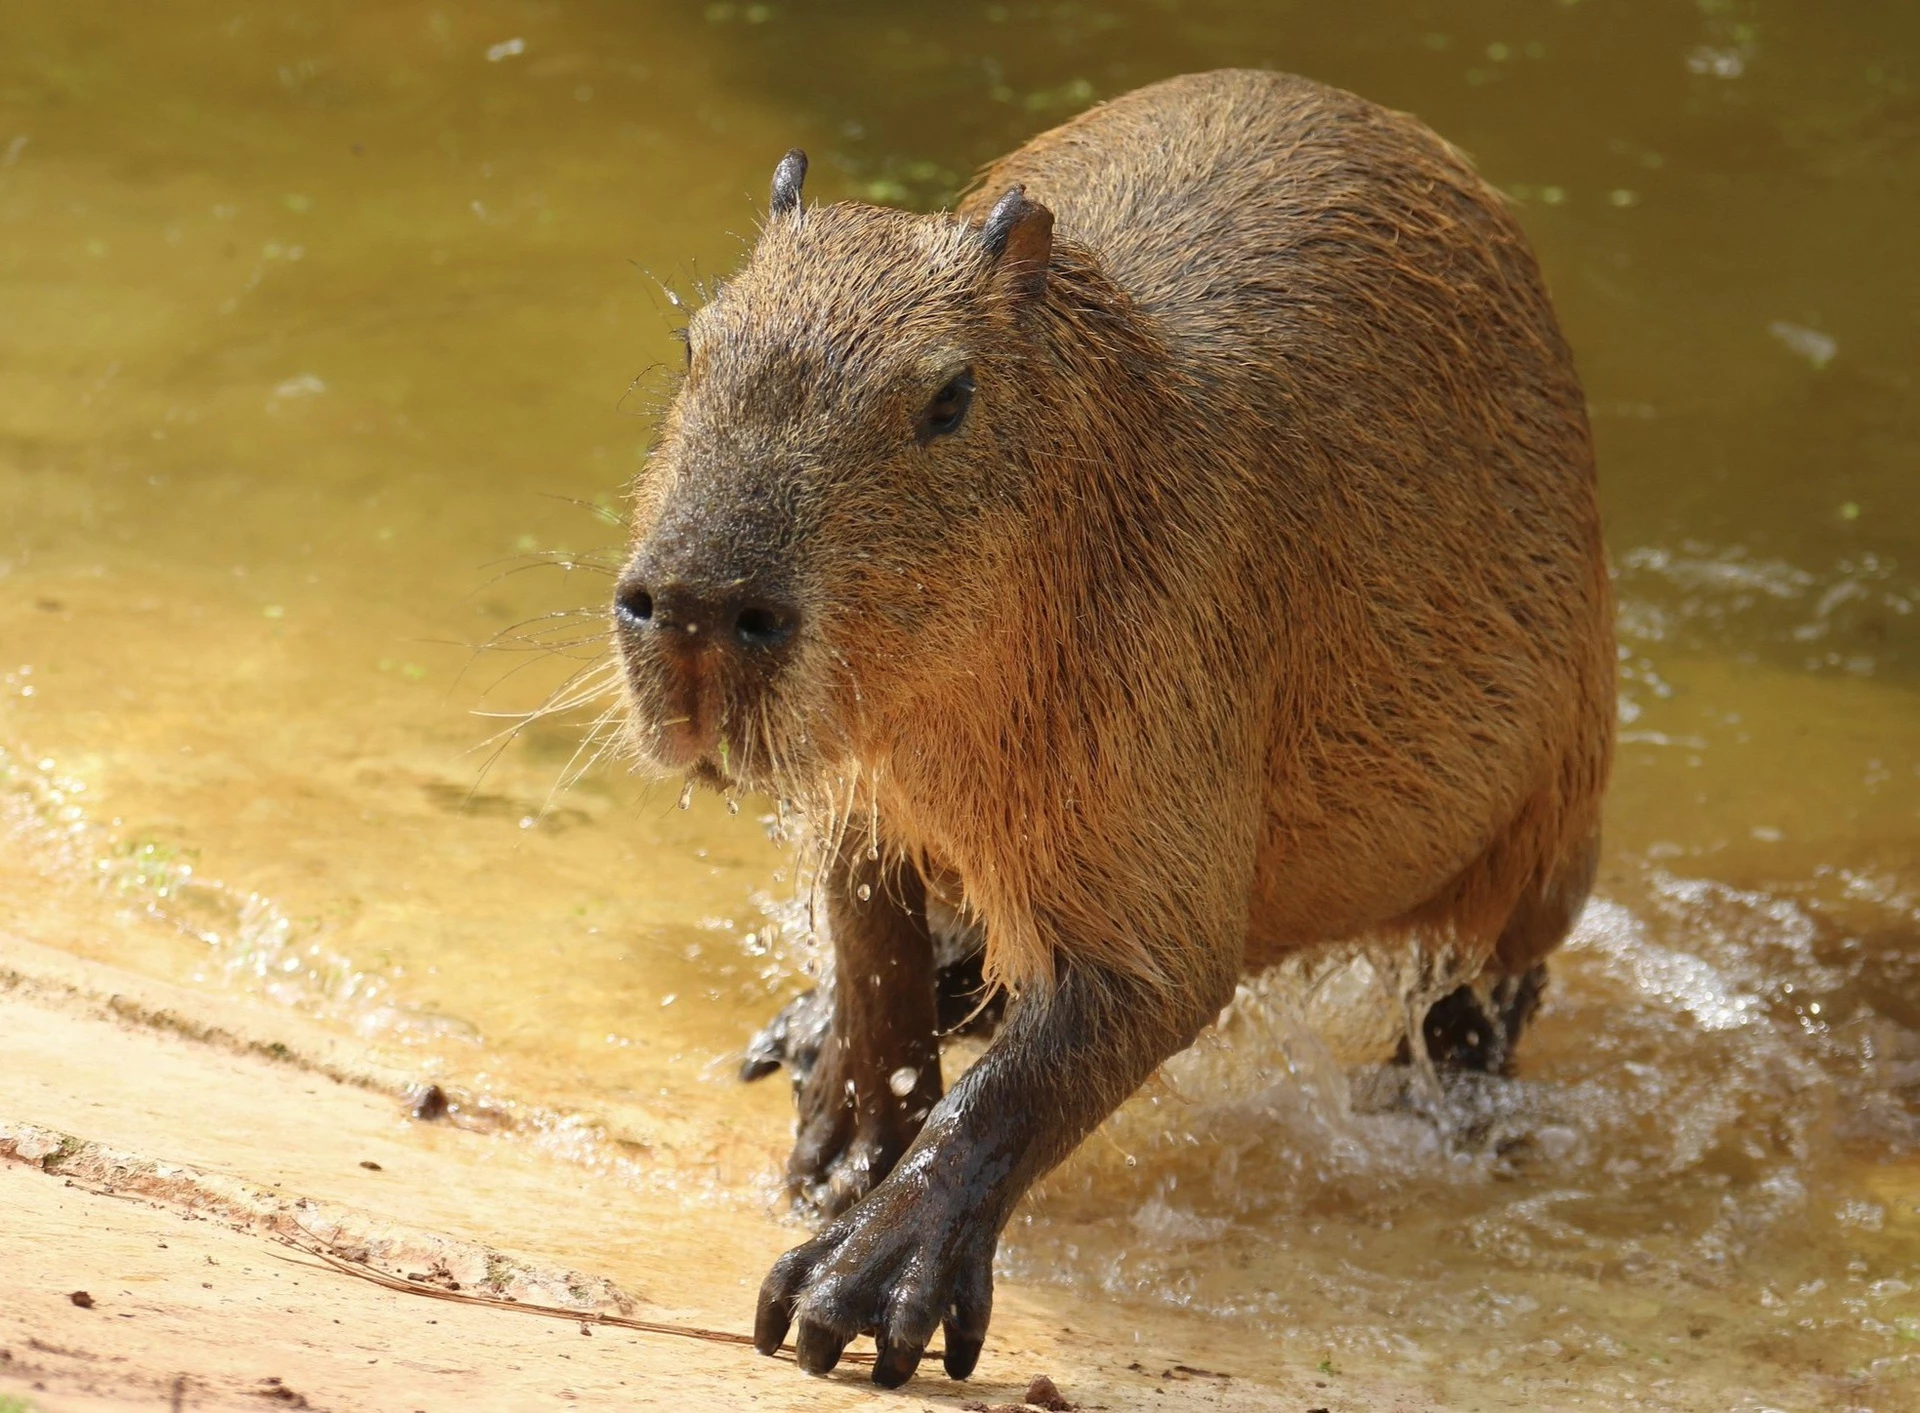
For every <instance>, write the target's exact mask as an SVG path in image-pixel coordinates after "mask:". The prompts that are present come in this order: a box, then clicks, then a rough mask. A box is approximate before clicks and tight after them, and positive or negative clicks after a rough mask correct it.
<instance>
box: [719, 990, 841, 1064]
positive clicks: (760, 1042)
mask: <svg viewBox="0 0 1920 1413" xmlns="http://www.w3.org/2000/svg"><path fill="white" fill-rule="evenodd" d="M832 1026H833V991H832V989H831V988H830V987H824V986H817V987H814V988H813V989H811V990H808V991H802V992H801V993H800V994H799V995H798V996H795V997H794V998H793V999H792V1000H791V1001H789V1002H787V1004H786V1005H784V1006H782V1007H781V1008H780V1011H779V1013H778V1014H777V1015H775V1016H774V1018H773V1019H772V1020H770V1021H768V1022H767V1023H766V1026H765V1027H764V1028H763V1029H761V1030H760V1032H759V1033H758V1034H756V1035H755V1036H754V1037H753V1039H751V1040H749V1041H748V1042H747V1051H746V1054H745V1055H743V1056H742V1057H741V1060H740V1078H741V1079H742V1080H744V1081H746V1082H748V1083H751V1082H752V1081H754V1080H756V1079H763V1078H765V1077H766V1076H767V1075H770V1074H772V1073H773V1072H774V1071H775V1070H777V1069H779V1068H780V1067H781V1066H782V1065H785V1066H786V1067H787V1071H788V1073H789V1074H791V1075H792V1076H793V1084H794V1088H795V1089H799V1088H800V1087H801V1086H802V1085H804V1084H805V1083H806V1082H807V1077H808V1076H809V1075H810V1074H812V1073H813V1066H814V1062H815V1061H816V1060H818V1059H819V1057H820V1047H821V1045H822V1044H824V1043H825V1041H826V1038H827V1033H828V1031H829V1030H831V1029H832Z"/></svg>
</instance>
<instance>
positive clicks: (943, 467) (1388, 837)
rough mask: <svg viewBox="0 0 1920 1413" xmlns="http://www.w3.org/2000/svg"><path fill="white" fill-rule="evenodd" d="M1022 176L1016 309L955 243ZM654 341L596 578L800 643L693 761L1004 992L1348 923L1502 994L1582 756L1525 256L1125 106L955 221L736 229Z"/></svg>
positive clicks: (1536, 933) (1535, 922)
mask: <svg viewBox="0 0 1920 1413" xmlns="http://www.w3.org/2000/svg"><path fill="white" fill-rule="evenodd" d="M1016 185H1024V187H1025V189H1026V194H1027V196H1028V197H1029V198H1030V199H1031V200H1032V201H1034V202H1037V203H1039V204H1040V205H1041V206H1043V207H1045V208H1047V209H1048V210H1050V211H1051V212H1052V213H1053V216H1054V218H1055V224H1054V228H1053V231H1052V239H1051V244H1050V248H1049V247H1047V246H1046V245H1045V244H1044V243H1042V244H1041V246H1040V247H1039V248H1040V249H1041V251H1042V253H1045V254H1047V256H1048V260H1047V264H1046V267H1045V279H1044V285H1043V287H1042V288H1041V289H1039V291H1038V292H1037V293H1036V290H1035V285H1036V284H1038V283H1039V281H1037V280H1036V279H1035V278H1034V274H1035V272H1034V270H1032V269H1030V268H1026V267H1024V266H1023V265H1022V264H1021V260H1020V258H1019V257H1020V255H1021V252H1022V249H1023V247H1022V245H1021V243H1020V238H1019V237H1016V240H1015V242H1014V244H1013V246H1012V247H1011V249H1010V252H1009V257H997V256H996V255H995V254H994V253H993V252H992V251H990V250H989V249H987V248H986V246H985V245H983V243H982V241H981V239H980V222H981V221H982V219H983V218H984V217H985V216H986V214H987V211H988V208H990V207H991V206H992V205H993V204H994V202H995V200H996V199H997V198H998V197H999V196H1000V195H1001V193H1003V192H1004V191H1006V190H1007V189H1008V188H1009V187H1012V186H1016ZM1027 235H1028V236H1029V237H1031V236H1032V235H1033V232H1031V231H1029V232H1028V233H1027ZM689 338H690V346H691V358H690V365H689V373H688V378H687V381H686V384H685V386H684V387H683V388H682V390H681V391H680V393H679V395H678V396H677V398H676V399H675V401H674V404H673V406H672V408H671V410H670V412H669V414H668V417H667V420H666V423H665V426H664V429H663V437H662V442H661V445H660V447H659V449H658V451H657V453H656V456H655V458H654V460H653V462H652V464H651V466H650V468H649V471H648V473H647V475H646V476H645V477H644V478H643V479H642V482H641V484H640V486H639V488H638V490H637V493H636V505H635V521H634V523H635V543H636V546H645V545H648V544H655V545H657V544H659V543H662V542H663V541H673V542H675V543H680V542H685V543H687V544H692V543H694V542H695V541H698V542H699V546H701V550H700V552H701V553H703V554H706V555H708V556H709V557H710V558H711V557H714V556H717V557H719V558H720V559H723V560H726V561H727V562H728V563H730V564H733V565H736V566H737V570H736V572H737V573H738V574H739V575H740V576H742V577H744V576H747V575H750V574H752V575H760V574H766V573H775V574H778V575H779V576H781V577H782V582H783V583H784V584H785V585H786V586H787V591H788V592H789V594H790V596H791V597H792V598H793V600H794V601H795V602H796V603H798V604H800V605H801V606H802V609H803V611H804V615H805V617H804V622H803V627H802V630H801V632H800V634H799V637H798V640H797V642H796V644H795V646H794V649H793V652H792V656H791V658H790V660H788V661H787V662H786V664H785V665H784V666H783V667H781V669H780V670H779V672H778V674H777V675H776V676H774V677H773V678H771V679H769V680H756V681H753V682H747V681H744V680H740V679H722V678H716V679H715V684H714V686H713V688H712V691H711V693H710V695H709V696H708V697H706V698H704V699H703V700H704V702H705V706H704V707H702V708H697V709H700V710H706V711H708V712H710V713H712V714H713V716H714V730H715V731H716V733H717V734H718V738H719V739H720V740H721V741H723V742H725V743H726V744H725V745H724V746H723V747H722V748H721V750H720V753H719V755H718V756H717V757H716V756H711V755H710V756H709V757H706V758H703V759H702V761H701V762H699V763H698V765H697V766H696V767H695V769H696V773H699V774H701V775H703V776H704V777H705V778H708V779H709V780H721V779H732V780H736V781H738V782H740V783H742V784H745V785H747V786H749V787H754V788H761V789H768V790H771V791H774V792H776V793H778V794H781V795H783V796H786V797H790V798H792V799H794V800H795V801H796V802H798V803H800V804H801V805H802V806H803V807H804V808H808V809H810V810H811V811H812V812H813V813H814V814H815V815H816V816H822V815H824V816H825V817H826V818H827V819H830V820H831V821H832V825H831V828H832V829H833V830H834V831H836V832H844V830H845V829H846V828H848V827H856V828H859V829H866V828H869V827H871V828H873V829H875V830H876V831H877V833H878V835H879V838H880V841H881V842H883V843H884V844H885V846H886V847H887V848H888V849H890V850H893V851H897V852H898V853H899V854H901V855H902V856H904V857H907V858H910V859H913V860H916V861H918V862H919V863H920V865H921V866H922V871H923V872H924V873H925V874H926V875H927V878H928V881H929V885H930V886H931V887H933V888H934V889H936V890H939V891H942V892H944V893H948V894H952V895H956V896H957V899H958V900H960V901H963V902H964V904H965V905H966V906H967V907H968V908H970V909H971V910H972V911H973V912H974V913H975V914H977V915H978V917H979V918H980V919H981V920H982V921H984V923H985V930H986V935H987V937H988V947H989V953H988V972H989V975H990V976H993V977H995V978H997V979H999V980H1002V981H1004V982H1006V983H1008V984H1010V985H1012V986H1013V987H1015V988H1016V989H1025V990H1028V991H1038V992H1044V991H1045V990H1046V988H1047V987H1048V985H1049V984H1050V982H1051V980H1052V978H1053V977H1054V976H1055V973H1056V967H1057V965H1058V964H1059V963H1061V962H1063V961H1077V960H1085V961H1088V962H1091V963H1094V964H1097V965H1098V966H1099V967H1101V968H1105V969H1109V970H1111V971H1113V972H1115V973H1117V974H1119V975H1123V976H1128V977H1131V978H1135V979H1138V980H1142V981H1144V982H1146V983H1147V984H1148V985H1150V986H1151V987H1152V988H1153V989H1155V990H1161V991H1174V992H1180V993H1184V994H1185V995H1187V996H1189V997H1195V996H1197V997H1201V998H1205V999H1206V1000H1207V1001H1210V1002H1211V1003H1212V1004H1213V1005H1214V1006H1215V1007H1216V1008H1217V1005H1218V1004H1219V1003H1220V1002H1222V1001H1224V1000H1225V999H1226V997H1227V995H1229V994H1230V993H1231V988H1232V985H1233V981H1234V979H1235V978H1237V977H1238V976H1239V975H1240V974H1241V973H1242V972H1243V971H1245V970H1250V969H1255V968H1258V967H1261V966H1264V965H1266V964H1268V963H1271V962H1272V961H1274V960H1276V959H1278V958H1279V957H1281V956H1283V955H1285V954H1287V953H1288V952H1290V951H1292V950H1294V949H1297V948H1300V947H1304V946H1308V945H1312V944H1316V943H1322V942H1327V941H1332V940H1336V939H1342V938H1349V937H1354V936H1357V935H1361V934H1370V933H1383V932H1384V933H1389V934H1391V933H1411V934H1415V935H1417V936H1420V937H1422V938H1424V939H1426V940H1427V941H1428V942H1429V943H1430V944H1431V945H1435V946H1438V947H1441V948H1450V949H1453V950H1454V951H1455V952H1456V953H1457V954H1458V955H1459V957H1460V959H1461V960H1462V961H1463V962H1464V963H1465V965H1466V966H1467V968H1468V969H1469V970H1471V969H1473V968H1476V967H1478V966H1479V965H1481V964H1482V963H1483V962H1490V963H1491V969H1492V970H1494V971H1497V972H1501V973H1507V974H1515V973H1518V972H1520V971H1524V970H1525V969H1526V968H1527V967H1528V966H1530V965H1531V964H1532V963H1533V962H1534V961H1536V960H1537V959H1538V957H1539V956H1540V955H1542V954H1544V952H1545V951H1547V950H1549V949H1550V948H1551V947H1552V946H1554V945H1555V944H1557V942H1558V941H1559V940H1560V937H1561V936H1562V935H1563V934H1564V932H1565V930H1566V927H1567V925H1568V924H1569V923H1570V921H1571V918H1572V916H1573V914H1574V913H1575V912H1577V910H1578V906H1579V902H1580V900H1581V899H1582V898H1583V897H1584V895H1585V892H1586V888H1587V884H1588V882H1589V881H1590V879H1591V872H1592V861H1593V855H1594V849H1595V842H1594V841H1595V840H1596V838H1597V830H1598V823H1599V806H1600V795H1601V790H1602V787H1603V785H1604V783H1605V779H1606V775H1607V767H1608V760H1609V753H1610V744H1611V737H1612V720H1613V701H1614V697H1613V691H1614V689H1613V660H1614V659H1613V642H1612V629H1611V605H1610V600H1609V591H1608V584H1607V576H1606V571H1605V566H1604V559H1603V552H1602V547H1601V541H1600V524H1599V516H1598V511H1597V508H1596V503H1595V493H1594V467H1593V456H1592V449H1591V442H1590V438H1589V433H1588V427H1587V420H1586V415H1585V411H1584V406H1583V401H1582V396H1581V392H1580V388H1579V384H1578V382H1577V380H1576V377H1575V374H1574V370H1573V366H1572V362H1571V359H1570V356H1569V354H1568V350H1567V348H1566V345H1565V342H1564V340H1563V339H1562V337H1561V335H1560V332H1559V329H1558V327H1557V325H1556V323H1555V320H1554V317H1553V314H1552V311H1551V309H1550V307H1549V304H1548V300H1547V295H1546V291H1545V288H1544V286H1543V283H1542V280H1541V277H1540V274H1539V272H1538V269H1537V268H1536V266H1535V263H1534V260H1533V258H1532V256H1531V254H1530V253H1529V251H1528V249H1527V245H1526V242H1525V240H1524V238H1523V236H1522V234H1521V232H1520V230H1519V227H1518V226H1517V224H1516V223H1515V221H1514V219H1513V217H1512V215H1511V214H1510V213H1509V212H1508V210H1507V209H1506V206H1505V205H1504V203H1503V202H1502V200H1501V198H1500V197H1499V196H1498V194H1497V193H1495V192H1494V191H1492V190H1491V189H1490V188H1489V187H1488V186H1487V185H1486V184H1485V183H1483V182H1482V181H1481V180H1480V179H1479V178H1478V177H1477V176H1475V175H1474V173H1473V172H1472V170H1471V169H1470V168H1469V167H1468V165H1467V164H1466V162H1465V161H1464V160H1463V159H1462V158H1461V156H1460V155H1459V154H1458V153H1456V152H1455V151H1454V150H1453V149H1452V148H1450V147H1448V146H1447V145H1446V144H1445V143H1444V142H1442V141H1441V140H1440V139H1438V138H1437V137H1435V136H1434V135H1433V134H1432V133H1431V132H1429V131H1428V130H1427V129H1426V128H1425V127H1423V126H1421V125H1420V124H1419V123H1418V122H1416V121H1415V120H1413V119H1411V118H1409V117H1407V116H1405V115H1401V114H1395V113H1391V112H1388V111H1386V110H1383V109H1381V108H1379V107H1377V106H1374V105H1372V104H1370V103H1367V102H1365V101H1363V100H1361V99H1359V98H1356V97H1354V96H1352V95H1349V94H1346V93H1343V92H1340V91H1337V90H1334V89H1330V88H1326V87H1323V86H1321V85H1318V84H1315V83H1312V82H1309V81H1306V80H1303V79H1298V78H1292V77H1287V76H1282V75H1276V74H1267V73H1255V72H1246V71H1228V72H1220V73H1213V74H1205V75H1199V76H1194V77H1189V78H1184V79H1176V80H1172V81H1169V82H1167V83H1163V84H1158V85H1155V86H1153V87H1150V88H1147V89H1143V90H1140V91H1139V92H1136V93H1133V94H1130V95H1128V96H1126V97H1124V98H1121V99H1118V100H1115V101H1114V102H1111V103H1108V104H1105V105H1103V106H1101V107H1098V108H1095V109H1093V110H1092V111H1090V112H1088V113H1086V114H1084V115H1083V116H1081V117H1079V118H1077V119H1075V120H1074V121H1072V122H1070V123H1068V124H1066V125H1065V126H1063V127H1060V128H1058V129H1055V130H1054V131H1052V132H1050V133H1046V134H1044V135H1042V136H1041V137H1039V138H1036V139H1035V140H1034V141H1033V142H1031V143H1029V144H1028V145H1027V146H1026V147H1024V148H1022V149H1021V150H1020V151H1018V152H1016V153H1014V154H1013V155H1012V156H1010V157H1008V158H1006V159H1005V160H1003V161H1001V162H1000V163H998V164H996V165H995V166H993V167H992V168H990V169H989V170H988V171H987V172H986V173H985V174H984V175H983V177H982V178H981V181H980V183H979V185H978V187H977V188H976V191H975V193H974V195H973V196H971V197H970V198H969V199H968V200H966V201H965V202H964V203H963V204H962V205H961V207H960V209H959V211H958V212H956V213H953V214H951V215H946V214H935V215H909V214H904V213H900V212H896V211H891V210H886V209H882V208H878V207H870V206H862V205H857V204H841V205H834V206H826V207H820V206H814V207H810V208H809V207H806V206H805V205H804V204H800V203H796V204H795V205H794V206H793V207H792V209H790V210H788V211H786V212H784V213H779V214H775V215H774V216H772V217H771V218H770V219H769V222H768V224H767V226H766V228H765V229H764V231H763V232H762V234H761V236H760V239H759V241H758V243H757V245H756V247H755V250H754V252H753V257H752V259H751V260H750V261H749V263H748V264H747V265H746V267H745V268H744V269H743V270H742V271H741V272H740V273H739V275H738V276H736V278H735V279H734V280H733V281H732V282H731V283H730V284H729V285H728V286H727V287H726V288H725V289H724V290H723V291H722V292H721V293H720V294H719V295H718V296H717V297H716V299H715V300H714V301H713V302H712V303H711V304H709V305H708V306H707V307H706V308H705V309H703V310H702V311H700V313H699V314H698V315H696V317H695V318H694V320H693V322H692V325H691V327H690V329H689ZM961 367H969V368H971V369H972V371H973V375H974V378H975V381H976V385H977V392H976V394H975V398H974V402H973V405H972V408H971V410H970V411H969V413H968V415H967V421H966V423H965V424H964V425H963V427H962V429H961V431H960V432H959V433H958V434H956V435H954V436H952V437H947V438H943V439H941V440H939V441H935V442H931V443H928V444H925V445H922V444H919V443H917V442H916V440H915V438H914V435H913V428H914V426H915V419H916V417H917V416H919V414H920V411H921V409H922V408H923V407H924V406H925V404H926V402H927V399H928V397H929V396H930V394H931V393H932V391H933V390H934V389H936V388H938V387H939V386H940V385H941V383H942V382H944V381H945V380H946V379H947V378H948V377H950V376H951V374H952V371H953V370H955V369H957V368H961ZM689 552H691V551H689ZM715 671H716V672H718V671H719V669H715ZM635 675H636V679H637V680H636V681H635V683H634V685H633V687H632V690H633V692H634V696H635V705H636V727H635V736H636V743H637V745H638V746H639V748H640V751H641V754H642V755H647V754H650V753H653V752H654V751H655V741H656V739H657V736H658V732H659V729H660V728H659V727H658V725H657V724H656V723H657V721H658V720H659V719H660V718H661V717H662V715H663V713H664V712H665V711H666V710H667V707H666V705H665V704H664V703H663V702H662V701H661V700H660V699H659V697H658V696H657V695H650V693H652V692H655V691H656V689H655V688H654V687H651V686H650V684H649V679H648V678H647V676H646V674H645V673H644V672H640V673H637V674H635ZM650 733H651V734H650ZM1116 1102H1117V1099H1116Z"/></svg>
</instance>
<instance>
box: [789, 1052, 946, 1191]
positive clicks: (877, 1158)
mask: <svg viewBox="0 0 1920 1413" xmlns="http://www.w3.org/2000/svg"><path fill="white" fill-rule="evenodd" d="M847 1068H848V1067H847V1064H846V1052H845V1051H844V1050H843V1049H842V1048H841V1047H840V1046H839V1045H837V1044H834V1043H833V1042H831V1041H829V1042H828V1044H827V1045H826V1046H825V1047H823V1048H822V1050H821V1051H820V1054H819V1057H818V1059H817V1060H816V1062H815V1063H814V1065H813V1067H812V1069H810V1070H809V1071H808V1073H807V1076H806V1078H805V1080H804V1081H802V1082H801V1084H800V1085H799V1086H798V1090H797V1093H796V1095H795V1101H796V1107H797V1109H798V1111H799V1131H798V1133H797V1135H796V1136H795V1138H794V1143H793V1153H792V1155H791V1156H790V1157H789V1158H788V1159H787V1190H788V1191H789V1192H790V1193H791V1194H792V1195H793V1196H794V1198H795V1199H796V1200H798V1201H799V1202H801V1203H802V1204H804V1205H805V1206H807V1207H809V1208H811V1209H812V1210H814V1211H815V1212H818V1213H819V1214H820V1215H821V1216H823V1217H836V1216H838V1215H839V1214H840V1213H842V1212H844V1211H846V1210H847V1208H849V1207H851V1206H852V1205H853V1204H854V1203H856V1202H858V1201H859V1200H860V1199H861V1198H862V1197H865V1196H866V1195H867V1194H868V1193H869V1192H871V1191H872V1190H873V1189H874V1188H875V1187H876V1186H877V1185H878V1184H879V1183H880V1181H881V1180H882V1179H883V1178H885V1177H886V1175H887V1174H888V1173H890V1172H892V1171H893V1165H894V1164H895V1163H897V1162H899V1161H900V1155H901V1154H903V1153H905V1152H906V1151H907V1147H908V1145H909V1144H911V1143H912V1142H913V1140H914V1138H915V1137H916V1136H918V1134H919V1132H920V1125H921V1124H922V1123H923V1122H924V1121H925V1120H926V1116H927V1111H928V1110H929V1109H931V1108H932V1107H933V1105H934V1103H935V1101H936V1100H938V1099H939V1097H940V1076H939V1071H938V1068H937V1067H933V1066H930V1067H927V1070H928V1071H929V1072H922V1071H919V1070H915V1071H906V1070H901V1071H896V1073H895V1075H894V1076H892V1077H890V1078H889V1079H888V1080H886V1081H870V1082H869V1084H868V1086H867V1088H868V1090H871V1091H874V1092H865V1091H863V1090H861V1089H859V1088H857V1087H856V1086H855V1085H854V1084H853V1083H850V1082H849V1081H848V1079H847V1077H846V1074H847ZM896 1083H897V1084H898V1085H899V1088H897V1089H896V1088H895V1087H894V1086H895V1084H896Z"/></svg>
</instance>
